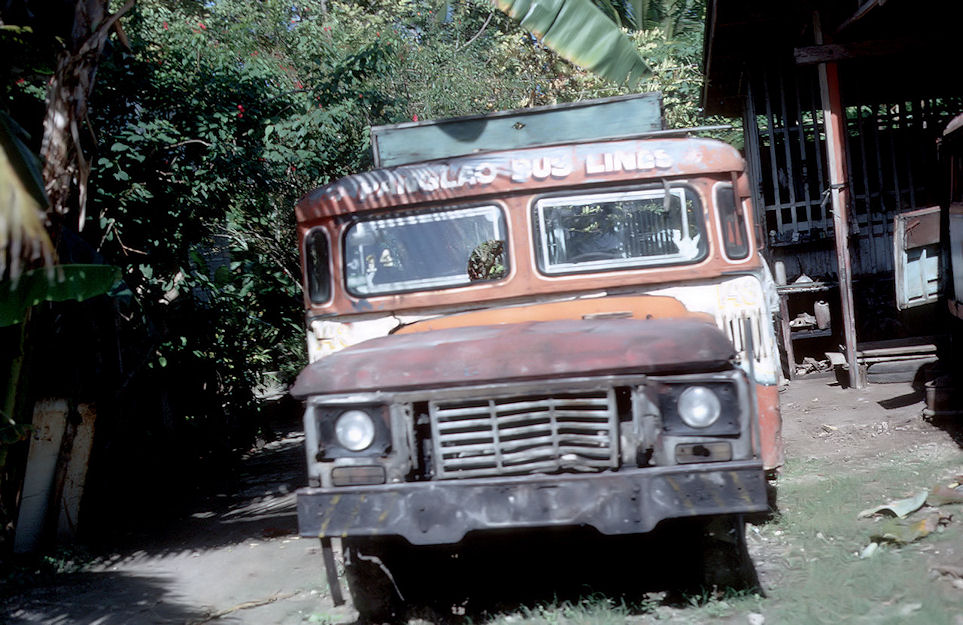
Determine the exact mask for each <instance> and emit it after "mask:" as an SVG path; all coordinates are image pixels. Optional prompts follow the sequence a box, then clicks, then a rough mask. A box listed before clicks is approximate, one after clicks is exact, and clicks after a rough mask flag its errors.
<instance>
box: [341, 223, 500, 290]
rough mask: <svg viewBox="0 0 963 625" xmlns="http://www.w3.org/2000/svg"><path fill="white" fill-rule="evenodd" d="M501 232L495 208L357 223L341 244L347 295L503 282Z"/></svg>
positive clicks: (349, 230)
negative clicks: (483, 282)
mask: <svg viewBox="0 0 963 625" xmlns="http://www.w3.org/2000/svg"><path fill="white" fill-rule="evenodd" d="M506 233H507V227H506V225H505V217H504V215H503V214H502V211H501V209H499V208H498V207H497V206H476V207H471V208H457V209H447V210H432V211H422V212H417V213H408V214H398V215H393V216H390V217H379V218H375V219H367V220H363V221H358V222H356V223H354V224H352V225H351V226H350V227H349V228H348V230H347V233H346V234H345V239H344V266H345V280H346V282H347V287H348V290H349V291H350V292H351V293H353V294H355V295H362V296H367V295H376V294H385V293H400V292H404V291H415V290H431V289H441V288H450V287H455V286H462V285H466V284H470V283H472V282H475V281H479V280H495V279H498V278H501V277H504V276H505V275H506V273H507V265H508V260H507V254H506V252H507V250H506V245H505V240H506V236H507V235H506Z"/></svg>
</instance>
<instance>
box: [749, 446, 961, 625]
mask: <svg viewBox="0 0 963 625" xmlns="http://www.w3.org/2000/svg"><path fill="white" fill-rule="evenodd" d="M961 460H963V459H961V457H960V455H959V453H958V452H957V453H941V452H939V451H938V450H928V449H920V450H916V451H914V452H913V453H908V452H899V453H897V454H893V455H890V456H883V457H879V458H878V459H875V460H874V461H872V462H870V463H866V462H861V463H858V464H857V463H852V464H851V465H850V464H847V463H845V462H839V461H834V462H830V461H809V462H804V463H799V464H798V465H796V464H790V465H789V466H788V467H787V470H786V474H785V477H786V479H785V480H784V481H783V482H782V483H781V484H780V512H781V514H780V515H779V517H778V518H777V520H776V521H775V522H774V523H772V524H770V526H767V527H766V528H764V529H763V530H762V531H763V532H764V533H766V534H767V535H768V536H772V537H777V540H780V541H782V542H783V547H784V553H785V559H784V566H783V568H784V569H785V571H784V572H785V576H784V579H783V580H782V581H781V583H780V584H779V585H778V587H776V588H773V589H772V593H771V594H772V599H773V600H772V602H771V608H772V609H771V610H768V611H767V612H768V614H767V616H772V617H773V619H774V621H775V622H778V623H787V624H793V623H800V624H802V623H806V624H810V623H814V624H817V623H827V624H829V623H833V624H835V623H873V624H878V623H900V624H912V623H919V624H920V625H923V624H926V625H939V624H946V625H953V624H954V623H955V620H954V619H955V616H954V615H955V614H959V613H961V611H963V598H961V597H960V596H959V593H958V592H957V593H956V596H954V595H953V594H951V593H948V592H947V589H946V588H945V587H944V586H943V585H942V584H940V583H938V582H937V581H935V580H933V579H932V577H931V576H930V573H929V565H928V562H927V561H926V558H925V557H923V555H922V554H921V552H920V550H919V547H918V546H917V545H916V544H914V545H907V546H904V547H901V548H897V547H891V548H890V547H884V548H882V549H880V550H879V551H878V552H877V554H876V555H875V556H873V557H872V558H867V559H860V558H859V553H860V552H861V550H862V549H863V547H865V546H866V545H867V544H869V542H870V535H871V534H872V533H873V530H874V526H875V523H874V521H872V520H867V519H863V520H858V519H857V518H856V516H857V514H858V513H859V511H860V510H864V509H866V508H869V507H872V506H875V505H879V504H882V503H885V502H887V501H891V500H893V499H899V498H902V497H906V496H909V495H911V494H913V493H915V492H918V491H919V490H921V489H926V488H929V487H931V486H933V485H935V484H937V483H939V482H940V481H944V480H946V479H947V478H948V476H952V475H954V474H956V473H958V470H959V467H960V463H961ZM944 541H955V542H956V543H957V544H960V543H961V542H963V528H961V526H960V524H959V523H953V524H951V525H950V526H949V527H948V528H947V529H946V531H945V532H944V534H943V535H932V536H930V537H927V538H924V539H923V540H922V543H927V542H929V543H933V544H935V543H936V542H940V543H942V542H944Z"/></svg>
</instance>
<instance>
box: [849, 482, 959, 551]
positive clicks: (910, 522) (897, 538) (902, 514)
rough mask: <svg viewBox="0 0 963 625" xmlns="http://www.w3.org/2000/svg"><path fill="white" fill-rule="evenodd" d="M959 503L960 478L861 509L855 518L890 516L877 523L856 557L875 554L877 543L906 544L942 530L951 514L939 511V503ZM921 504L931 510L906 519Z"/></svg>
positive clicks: (920, 507)
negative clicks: (867, 543) (919, 515)
mask: <svg viewBox="0 0 963 625" xmlns="http://www.w3.org/2000/svg"><path fill="white" fill-rule="evenodd" d="M961 503H963V490H961V481H960V479H959V478H954V481H953V482H952V483H951V484H949V485H947V484H938V485H936V486H934V487H933V488H931V489H929V490H923V491H919V492H918V493H916V494H915V495H914V496H912V497H907V498H906V499H897V500H895V501H891V502H889V503H887V504H883V505H881V506H876V507H875V508H867V509H866V510H863V511H862V512H860V513H859V514H858V515H856V518H858V519H865V518H869V517H873V516H876V515H879V514H883V513H885V514H887V515H889V516H891V517H895V518H891V519H888V520H887V521H885V522H883V523H882V524H880V526H879V527H878V528H877V529H876V530H875V531H874V533H873V534H872V535H871V536H870V538H871V540H872V541H873V542H871V543H870V544H869V545H867V546H866V547H865V548H864V549H863V551H862V552H861V553H860V554H859V557H860V558H869V557H871V556H872V555H873V554H875V553H876V551H877V549H878V548H879V545H880V544H881V543H893V544H896V545H907V544H909V543H912V542H915V541H917V540H919V539H921V538H925V537H926V536H929V535H930V534H932V533H933V532H937V531H942V529H943V528H944V527H945V526H947V525H949V524H950V522H951V521H952V520H953V515H952V514H950V513H947V512H943V511H942V510H940V509H939V506H945V505H950V504H961ZM924 506H926V507H928V508H930V509H931V510H930V511H929V512H927V514H926V516H924V517H922V518H919V517H917V518H907V517H909V516H910V515H911V514H913V513H914V512H917V511H918V510H920V509H922V508H923V507H924Z"/></svg>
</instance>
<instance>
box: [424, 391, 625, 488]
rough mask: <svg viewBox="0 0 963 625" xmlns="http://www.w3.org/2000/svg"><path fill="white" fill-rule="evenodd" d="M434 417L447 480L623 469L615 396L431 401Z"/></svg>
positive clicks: (440, 466)
mask: <svg viewBox="0 0 963 625" xmlns="http://www.w3.org/2000/svg"><path fill="white" fill-rule="evenodd" d="M429 414H430V417H431V429H432V439H433V441H432V442H433V447H434V452H435V453H434V462H435V474H436V476H437V477H438V478H441V479H446V478H463V477H484V476H495V475H506V474H513V475H517V474H525V473H543V472H557V471H601V470H605V469H608V468H614V467H616V466H617V461H618V435H617V433H618V412H617V408H616V402H615V390H614V389H609V390H607V391H586V392H574V393H559V394H558V396H551V395H544V396H531V395H528V396H523V397H518V396H514V397H502V398H493V399H473V400H464V401H446V402H430V403H429Z"/></svg>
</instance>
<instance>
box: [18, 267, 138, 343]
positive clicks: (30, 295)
mask: <svg viewBox="0 0 963 625" xmlns="http://www.w3.org/2000/svg"><path fill="white" fill-rule="evenodd" d="M118 282H120V271H119V270H118V269H117V267H111V266H109V265H81V264H72V265H55V266H52V267H47V268H45V269H31V270H29V271H26V272H24V273H23V274H21V275H20V276H19V277H18V278H17V279H15V280H5V281H2V282H0V327H3V326H10V325H13V324H16V323H21V322H22V321H24V319H25V317H26V315H27V311H28V310H29V309H30V307H31V306H36V305H37V304H39V303H40V302H62V301H65V300H77V301H83V300H85V299H89V298H91V297H95V296H97V295H103V294H104V293H107V292H108V291H110V290H111V289H112V288H114V286H116V285H117V283H118Z"/></svg>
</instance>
